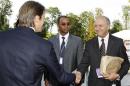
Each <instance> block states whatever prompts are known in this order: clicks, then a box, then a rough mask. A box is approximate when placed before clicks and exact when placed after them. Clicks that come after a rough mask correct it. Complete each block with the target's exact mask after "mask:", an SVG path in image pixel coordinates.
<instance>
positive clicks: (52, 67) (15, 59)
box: [0, 27, 75, 86]
mask: <svg viewBox="0 0 130 86" xmlns="http://www.w3.org/2000/svg"><path fill="white" fill-rule="evenodd" d="M46 71H49V72H50V73H49V74H51V76H54V77H56V79H57V80H59V82H61V83H64V84H68V83H72V82H73V81H74V79H75V75H73V74H69V73H65V72H64V70H63V68H61V67H60V65H59V64H58V60H57V57H56V55H55V52H54V49H53V47H52V44H51V43H50V42H48V41H46V40H44V39H42V38H41V37H39V36H37V35H36V34H35V33H34V31H33V30H32V29H31V28H25V27H18V28H16V29H14V30H10V31H7V32H1V33H0V86H41V79H42V75H43V73H44V72H46Z"/></svg>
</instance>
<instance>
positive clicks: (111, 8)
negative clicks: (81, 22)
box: [9, 0, 130, 26]
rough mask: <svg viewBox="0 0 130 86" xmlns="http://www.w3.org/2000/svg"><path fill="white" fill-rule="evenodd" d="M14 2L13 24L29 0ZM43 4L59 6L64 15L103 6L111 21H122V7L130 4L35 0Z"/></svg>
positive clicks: (100, 0)
mask: <svg viewBox="0 0 130 86" xmlns="http://www.w3.org/2000/svg"><path fill="white" fill-rule="evenodd" d="M10 1H11V2H12V10H13V13H12V15H11V16H10V17H9V23H10V25H11V26H13V24H14V22H15V21H16V18H17V15H18V10H19V8H20V7H21V5H22V4H23V3H24V2H25V1H28V0H10ZM35 1H38V2H40V3H41V4H43V5H44V6H45V7H46V8H48V7H58V8H59V10H60V11H61V13H62V14H63V15H65V14H67V13H70V12H72V13H74V14H76V15H79V14H80V13H81V12H83V11H92V12H94V11H95V8H101V9H102V10H103V12H104V15H105V16H107V17H109V18H110V20H111V21H113V20H116V19H119V20H121V21H122V7H123V6H124V5H129V4H130V3H128V0H35Z"/></svg>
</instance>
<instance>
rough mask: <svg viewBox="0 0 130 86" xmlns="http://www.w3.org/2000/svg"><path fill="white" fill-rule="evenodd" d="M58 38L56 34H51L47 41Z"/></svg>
mask: <svg viewBox="0 0 130 86" xmlns="http://www.w3.org/2000/svg"><path fill="white" fill-rule="evenodd" d="M57 38H58V35H53V36H51V37H50V38H49V39H48V40H49V41H53V40H55V39H57Z"/></svg>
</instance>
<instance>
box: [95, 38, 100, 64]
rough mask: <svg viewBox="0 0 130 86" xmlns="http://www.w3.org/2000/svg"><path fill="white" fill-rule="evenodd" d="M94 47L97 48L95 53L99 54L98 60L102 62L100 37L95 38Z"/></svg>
mask: <svg viewBox="0 0 130 86" xmlns="http://www.w3.org/2000/svg"><path fill="white" fill-rule="evenodd" d="M93 43H94V44H93V45H94V49H93V50H95V55H97V60H98V62H100V60H101V56H100V50H99V43H98V37H96V38H95V40H94V42H93Z"/></svg>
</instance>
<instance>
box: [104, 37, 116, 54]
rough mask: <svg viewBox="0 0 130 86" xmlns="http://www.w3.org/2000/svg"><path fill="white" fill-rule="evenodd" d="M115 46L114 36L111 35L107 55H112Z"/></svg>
mask: <svg viewBox="0 0 130 86" xmlns="http://www.w3.org/2000/svg"><path fill="white" fill-rule="evenodd" d="M113 46H114V45H113V40H112V35H109V40H108V46H107V52H106V55H110V54H111V49H113Z"/></svg>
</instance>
